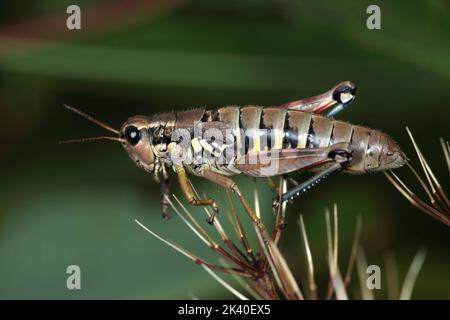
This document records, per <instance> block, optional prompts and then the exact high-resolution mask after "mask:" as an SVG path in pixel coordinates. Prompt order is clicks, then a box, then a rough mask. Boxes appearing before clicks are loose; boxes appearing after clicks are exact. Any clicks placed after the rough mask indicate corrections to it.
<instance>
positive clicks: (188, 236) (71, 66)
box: [0, 0, 450, 299]
mask: <svg viewBox="0 0 450 320" xmlns="http://www.w3.org/2000/svg"><path fill="white" fill-rule="evenodd" d="M69 4H78V5H80V7H81V10H82V30H80V31H69V30H67V29H66V24H65V20H66V17H67V14H66V7H67V6H68V5H69ZM370 4H373V3H372V1H350V0H343V1H339V2H337V1H287V0H284V1H269V0H264V1H256V0H240V1H237V0H227V1H207V0H203V1H179V0H169V1H166V0H158V1H140V0H134V1H125V0H116V1H106V0H105V1H86V0H83V1H81V0H79V1H76V3H74V1H65V0H63V1H61V0H58V1H56V0H42V1H32V0H29V1H20V2H18V1H2V2H1V3H0V117H1V126H0V133H1V134H0V143H1V151H0V152H1V155H2V156H1V158H0V165H1V180H0V181H1V184H0V298H4V299H5V298H7V299H9V298H45V299H46V298H69V299H76V298H88V299H90V298H99V299H102V298H114V299H115V298H125V299H129V298H131V299H133V298H138V299H157V298H191V297H193V296H195V297H198V298H227V297H230V295H229V294H228V293H227V292H226V291H225V290H224V289H223V288H222V287H220V285H219V284H218V283H216V282H215V281H214V280H213V279H212V278H211V277H210V276H209V275H207V274H206V273H205V272H204V271H203V270H202V269H201V268H199V267H198V266H196V265H195V264H193V263H191V262H189V261H188V260H186V259H185V258H184V257H182V256H180V255H179V254H177V253H176V252H174V251H172V250H171V249H169V248H168V247H166V246H164V245H163V244H161V243H160V242H159V241H158V240H156V239H155V238H153V237H151V236H150V235H149V234H148V233H145V231H143V230H142V229H141V228H139V227H138V226H137V225H136V224H135V223H134V222H133V220H134V219H136V218H137V219H139V220H140V221H141V222H143V223H144V224H145V225H148V226H150V227H151V229H152V230H154V231H156V232H157V233H159V234H161V235H163V236H165V237H167V238H170V239H173V240H175V241H178V242H181V243H183V245H184V246H186V247H187V248H188V249H190V250H191V251H193V252H195V253H197V254H198V255H200V256H201V257H205V258H208V259H210V260H211V261H213V262H214V261H215V259H216V258H215V256H214V255H213V254H211V253H210V252H209V249H208V248H206V247H205V246H203V244H202V243H201V242H200V241H198V239H196V238H195V236H194V235H193V234H192V232H189V231H188V229H187V228H186V227H185V226H184V225H183V224H182V223H181V221H180V219H179V218H177V217H174V218H173V219H171V220H169V221H167V222H166V221H163V220H162V219H161V216H160V209H159V208H160V204H159V199H160V196H159V188H158V186H157V185H156V184H155V183H154V182H153V181H152V179H151V177H150V176H149V175H147V174H145V173H144V172H143V171H142V170H139V169H138V168H137V167H136V166H135V165H134V164H133V163H132V161H130V160H129V158H128V156H127V155H126V153H125V152H124V151H123V150H122V148H121V146H119V145H116V144H114V143H109V142H99V143H90V144H73V145H58V141H59V140H63V139H70V138H78V137H89V136H95V135H99V134H104V133H105V132H104V131H103V130H102V129H101V128H99V127H96V126H94V125H93V124H91V123H88V122H87V121H85V120H84V119H82V118H80V117H78V116H76V115H74V114H72V113H70V112H68V111H67V110H64V109H63V108H62V105H63V104H69V105H74V106H78V107H79V108H81V109H82V110H84V111H86V112H88V113H90V114H92V115H94V116H96V117H98V118H99V119H101V120H103V121H105V122H106V123H108V124H111V125H112V126H114V127H119V126H120V125H121V124H122V122H123V121H125V120H126V118H127V117H129V116H131V115H135V114H150V113H154V112H162V111H167V110H182V109H186V108H190V107H195V106H210V107H217V106H222V105H225V104H238V105H245V104H250V103H253V104H259V105H276V104H281V103H285V102H288V101H291V100H296V99H299V98H303V97H306V96H310V95H315V94H317V93H320V92H323V91H325V90H328V89H329V88H331V87H332V86H334V85H335V84H336V83H338V82H340V81H343V80H352V81H354V82H355V83H356V85H357V87H358V91H357V99H356V101H355V103H354V104H353V105H352V107H351V108H350V109H348V110H346V111H345V112H343V113H342V114H340V115H339V118H340V119H345V120H347V121H350V122H352V123H354V124H364V125H367V126H369V127H372V128H378V129H380V130H382V131H384V132H387V133H389V134H390V135H391V136H392V137H394V139H396V140H397V141H398V142H399V144H400V145H401V146H402V147H403V148H404V149H405V151H406V152H407V154H408V155H409V156H410V158H413V159H414V160H415V158H414V153H413V150H412V147H411V144H410V141H409V140H408V138H407V135H406V132H405V129H404V128H405V126H406V125H408V126H409V127H410V128H411V130H412V131H413V133H414V134H415V136H416V138H417V140H418V143H419V144H420V145H421V147H422V148H423V152H424V153H425V155H426V156H427V157H428V160H429V162H430V163H431V165H432V166H433V168H434V169H435V172H436V174H437V176H438V177H440V178H441V182H442V183H443V184H444V186H445V187H447V188H448V172H447V171H446V170H447V169H446V165H445V163H444V158H443V155H442V152H441V149H440V146H439V141H438V138H439V137H441V136H443V137H446V138H450V135H449V129H448V126H449V122H448V117H449V114H450V112H449V102H450V91H449V84H450V42H449V36H450V3H449V2H448V1H445V0H432V1H377V2H376V4H377V5H379V6H380V7H381V19H382V29H381V30H378V31H370V30H368V29H367V28H366V19H367V17H368V15H367V14H366V8H367V6H368V5H370ZM415 163H416V164H417V162H415ZM399 173H404V174H405V173H406V169H400V170H399ZM305 177H307V175H305V174H303V175H301V176H300V177H298V179H300V180H301V179H304V178H305ZM193 181H194V184H195V185H196V186H198V188H199V189H201V190H208V194H210V195H211V196H215V197H217V198H218V199H221V193H223V192H222V191H221V190H219V189H218V188H216V187H212V186H211V185H210V184H209V183H205V182H203V181H201V180H199V179H193ZM238 181H239V183H240V185H241V186H242V188H243V190H244V191H245V192H246V194H248V195H249V196H251V183H250V179H246V178H239V179H238ZM410 181H412V180H410ZM173 185H174V187H173V191H174V193H176V194H179V193H180V192H179V189H178V187H177V186H176V183H175V181H174V182H173ZM412 185H413V186H415V184H414V183H412ZM258 186H259V190H260V192H261V196H262V199H263V200H262V205H263V208H265V209H266V210H265V217H264V220H265V221H266V222H267V223H268V224H269V225H270V222H271V220H272V219H273V218H272V216H271V211H270V209H269V208H270V202H271V197H272V195H271V193H270V191H269V190H268V189H267V187H265V185H264V184H263V183H259V185H258ZM416 189H417V190H418V188H416ZM334 202H336V203H337V205H338V207H339V212H340V215H339V217H340V236H341V238H340V250H341V256H340V259H341V261H344V260H345V259H346V258H347V257H348V253H349V251H350V246H351V241H352V235H353V230H354V227H355V223H356V219H357V216H358V215H361V216H362V218H363V236H362V244H363V246H364V248H365V250H366V254H367V258H368V263H369V264H379V265H380V266H381V269H382V272H383V270H385V268H384V258H385V256H386V255H389V254H394V255H395V257H396V260H397V262H398V270H399V278H400V281H402V280H403V278H404V276H405V273H406V271H407V269H408V266H409V263H410V262H411V260H412V258H413V256H414V255H415V253H416V251H417V249H418V248H420V247H425V248H427V249H428V255H427V258H426V261H425V264H424V267H423V270H422V272H421V273H420V275H419V278H418V281H417V286H416V289H415V291H414V294H413V298H424V299H447V298H448V297H449V294H450V277H449V272H448V271H449V263H450V251H449V249H448V248H449V245H450V233H449V230H448V228H447V227H445V226H444V225H442V224H440V223H438V222H436V221H435V220H433V219H431V218H430V217H428V216H426V215H425V214H423V213H421V212H419V211H418V210H416V209H414V208H412V207H411V206H410V205H409V204H408V203H407V202H406V200H405V199H403V198H402V197H401V196H400V194H399V193H398V192H397V191H396V190H395V189H394V188H393V187H392V186H391V185H390V184H389V183H388V181H387V180H386V179H385V178H384V176H383V175H382V174H373V175H364V176H346V175H336V176H334V177H333V178H331V179H330V180H329V181H327V182H326V183H323V184H322V185H320V187H318V188H316V189H315V190H314V191H312V192H311V193H309V194H308V195H307V196H305V197H302V198H301V199H299V200H298V201H297V202H296V203H295V205H292V206H291V207H290V209H289V212H288V229H287V231H286V234H285V236H284V238H283V239H282V242H281V249H282V251H283V252H284V253H285V255H286V257H287V259H288V262H289V264H290V265H291V267H292V269H293V270H294V272H295V275H296V276H297V278H298V279H299V280H301V279H302V277H303V276H304V267H303V266H304V265H303V258H302V256H301V250H300V248H301V247H300V243H301V242H300V237H299V232H298V229H297V225H296V220H297V219H298V215H299V213H302V214H304V215H305V223H306V227H307V229H308V231H309V237H310V243H311V246H312V250H313V255H314V257H315V259H316V264H317V266H316V267H317V273H318V278H319V287H320V288H319V293H320V294H322V295H323V294H324V292H325V290H326V289H325V288H326V262H325V246H326V234H325V222H324V215H323V213H324V209H325V208H326V207H328V208H330V207H332V205H333V203H334ZM194 212H198V214H200V211H198V210H194ZM203 220H204V217H203V216H201V221H203ZM205 224H206V223H205ZM71 264H76V265H79V266H80V267H81V271H82V290H74V291H69V290H67V288H66V277H67V274H66V273H65V271H66V268H67V266H68V265H71ZM345 266H346V264H345V263H344V264H343V266H342V269H344V268H345ZM355 276H356V274H355ZM357 284H358V281H357V280H356V279H355V285H354V287H351V290H350V294H353V292H354V291H356V290H357V288H356V287H357ZM382 287H383V290H381V291H380V292H376V293H375V294H376V296H377V297H380V298H383V297H385V296H386V276H385V274H384V273H383V283H382ZM356 296H357V295H356Z"/></svg>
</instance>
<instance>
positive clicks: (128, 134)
mask: <svg viewBox="0 0 450 320" xmlns="http://www.w3.org/2000/svg"><path fill="white" fill-rule="evenodd" d="M125 138H126V139H127V141H128V143H129V144H131V145H132V146H135V145H136V144H137V143H138V142H139V141H140V140H141V132H140V131H139V130H138V128H136V127H135V126H128V127H126V128H125Z"/></svg>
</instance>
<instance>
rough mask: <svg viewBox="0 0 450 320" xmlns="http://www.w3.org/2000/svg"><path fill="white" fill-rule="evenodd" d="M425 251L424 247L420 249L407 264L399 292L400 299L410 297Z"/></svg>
mask: <svg viewBox="0 0 450 320" xmlns="http://www.w3.org/2000/svg"><path fill="white" fill-rule="evenodd" d="M426 255H427V253H426V250H425V249H420V250H419V251H418V252H417V254H416V256H415V257H414V259H413V261H412V263H411V265H410V266H409V270H408V273H407V274H406V277H405V280H404V281H403V286H402V290H401V292H400V297H399V299H400V300H409V299H411V295H412V291H413V288H414V285H415V283H416V279H417V276H418V274H419V272H420V269H421V268H422V266H423V263H424V261H425V257H426Z"/></svg>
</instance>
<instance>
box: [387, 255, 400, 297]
mask: <svg viewBox="0 0 450 320" xmlns="http://www.w3.org/2000/svg"><path fill="white" fill-rule="evenodd" d="M384 264H385V266H386V288H387V296H388V299H389V300H396V299H397V298H398V297H399V288H398V271H397V262H396V260H395V256H394V255H393V254H392V253H388V254H386V256H385V257H384Z"/></svg>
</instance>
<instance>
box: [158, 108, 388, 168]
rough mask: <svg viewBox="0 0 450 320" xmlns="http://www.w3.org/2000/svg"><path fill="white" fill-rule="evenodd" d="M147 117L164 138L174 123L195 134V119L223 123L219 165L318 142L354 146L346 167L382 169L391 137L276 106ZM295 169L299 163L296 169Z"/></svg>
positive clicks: (300, 147) (203, 121)
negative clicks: (225, 131) (228, 133)
mask: <svg viewBox="0 0 450 320" xmlns="http://www.w3.org/2000/svg"><path fill="white" fill-rule="evenodd" d="M150 122H151V123H152V125H151V127H153V128H160V131H161V132H162V135H161V139H162V140H164V142H165V143H168V142H169V141H170V140H171V138H172V137H171V135H172V132H173V131H174V130H175V129H181V128H183V129H188V130H191V138H193V135H194V133H193V132H194V127H195V126H196V125H197V124H200V123H202V124H203V125H204V126H205V127H206V126H207V125H210V127H212V128H215V127H216V124H217V126H219V124H224V125H225V127H226V129H228V130H229V131H231V132H232V137H231V147H229V148H228V149H225V151H224V155H225V158H226V159H227V161H225V162H226V163H225V164H224V163H222V164H221V165H218V166H217V167H218V168H219V167H220V168H219V169H224V168H225V167H226V166H227V165H230V164H232V163H230V162H231V161H232V160H233V159H235V158H236V157H239V156H245V155H249V154H257V153H258V152H260V151H264V150H273V149H276V150H283V149H305V148H321V147H328V146H332V145H334V144H337V143H347V144H348V149H349V150H350V151H351V152H352V159H351V161H350V163H349V165H348V166H346V167H345V171H348V172H352V173H364V172H366V171H369V170H377V169H378V168H380V169H382V167H383V165H384V163H385V159H386V157H387V156H389V153H387V150H388V148H389V147H390V145H391V144H392V143H393V142H391V141H392V140H391V139H390V138H389V137H388V136H386V135H385V134H383V133H381V132H379V131H377V130H373V129H369V128H366V127H362V126H355V125H352V124H350V123H347V122H344V121H338V120H334V119H332V118H328V117H325V116H322V115H319V114H314V113H309V112H304V111H298V110H289V109H284V108H279V107H259V106H247V107H237V106H229V107H223V108H219V109H214V110H205V109H194V110H189V111H184V112H177V113H175V112H174V113H170V114H159V115H155V116H153V117H152V119H151V121H150ZM219 129H223V128H219ZM223 138H224V139H223V141H222V142H221V143H223V144H227V143H228V144H229V143H230V137H229V136H228V137H223ZM225 138H227V140H226V139H225ZM225 140H226V141H225ZM216 142H218V141H216ZM154 143H159V141H154ZM230 148H232V150H230ZM192 152H195V150H192ZM228 169H231V170H225V171H228V173H231V174H232V173H238V171H239V170H233V168H232V166H228ZM299 169H302V168H296V169H295V170H299ZM290 170H291V169H290ZM291 171H292V170H291Z"/></svg>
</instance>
